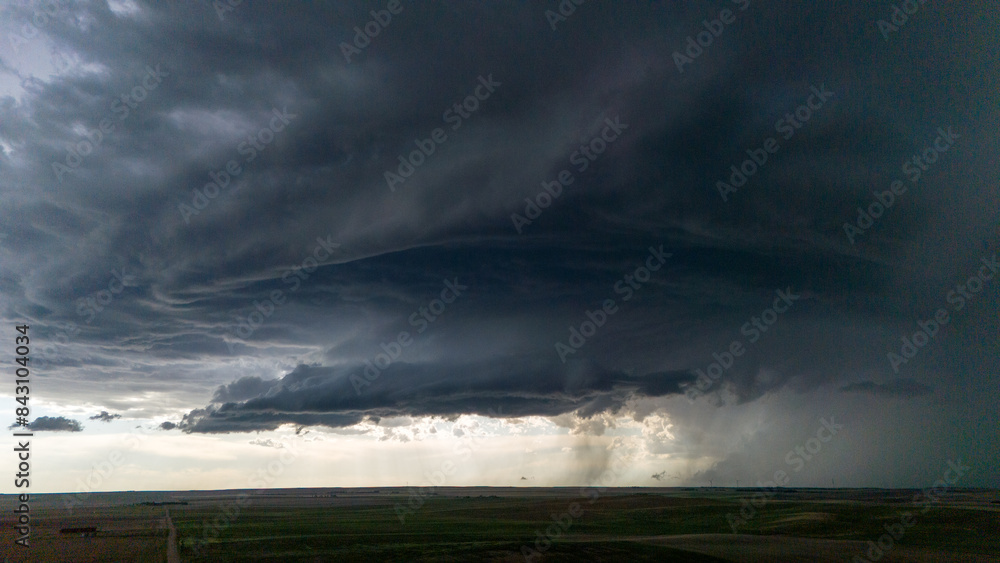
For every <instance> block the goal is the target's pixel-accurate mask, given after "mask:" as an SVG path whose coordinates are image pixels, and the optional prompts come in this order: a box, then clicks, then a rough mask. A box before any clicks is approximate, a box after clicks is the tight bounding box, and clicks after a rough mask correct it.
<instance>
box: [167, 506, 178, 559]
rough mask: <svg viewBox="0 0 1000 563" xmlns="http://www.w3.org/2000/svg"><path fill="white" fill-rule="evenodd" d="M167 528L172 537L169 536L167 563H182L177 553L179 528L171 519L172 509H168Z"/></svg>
mask: <svg viewBox="0 0 1000 563" xmlns="http://www.w3.org/2000/svg"><path fill="white" fill-rule="evenodd" d="M167 528H168V529H169V530H170V535H168V536H167V563H181V556H180V554H179V553H178V552H177V528H175V527H174V522H173V520H171V519H170V509H169V508H168V509H167Z"/></svg>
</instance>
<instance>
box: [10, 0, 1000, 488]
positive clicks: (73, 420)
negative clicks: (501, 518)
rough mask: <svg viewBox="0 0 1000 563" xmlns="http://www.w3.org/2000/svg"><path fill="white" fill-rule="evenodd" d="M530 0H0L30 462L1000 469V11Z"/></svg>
mask: <svg viewBox="0 0 1000 563" xmlns="http://www.w3.org/2000/svg"><path fill="white" fill-rule="evenodd" d="M897 4H898V3H897ZM560 5H561V6H562V10H563V12H562V13H560ZM517 6H521V7H515V4H511V3H507V2H504V3H499V2H451V1H435V2H419V3H418V2H412V1H410V0H402V1H401V2H396V1H395V0H394V1H393V2H364V3H362V2H344V1H338V2H329V3H315V4H313V3H309V4H306V3H296V2H287V3H285V2H282V3H270V2H243V3H240V4H239V5H237V6H235V7H231V6H229V4H228V2H226V1H225V0H223V1H221V2H215V3H212V2H208V1H201V2H184V3H174V2H149V3H146V2H136V1H131V0H124V1H123V0H116V1H108V2H104V1H89V2H83V1H81V2H77V1H73V0H51V1H49V2H45V1H38V2H34V1H32V2H28V1H13V0H8V1H5V2H0V45H2V48H0V315H2V317H3V321H4V323H3V327H4V328H3V334H4V335H5V336H3V338H6V339H9V340H8V342H13V339H14V336H15V335H16V333H15V330H14V326H15V325H18V324H28V325H30V327H31V328H30V333H29V335H30V337H31V354H32V360H31V362H32V364H31V368H32V373H31V392H30V393H31V399H30V406H31V409H32V410H31V418H32V419H40V420H38V421H37V422H36V425H35V429H36V430H38V432H37V434H36V436H35V438H34V440H35V442H34V445H33V448H34V449H33V465H32V471H33V474H34V475H35V481H33V483H32V492H55V491H75V492H79V491H90V490H95V491H96V490H123V489H202V488H243V487H253V486H256V485H251V484H248V483H252V482H253V481H252V477H251V476H252V475H253V474H254V473H255V472H256V471H257V470H258V469H260V468H267V467H269V464H271V465H270V467H277V466H275V465H273V462H274V460H276V459H278V455H279V452H280V451H281V450H282V449H285V448H288V449H296V451H298V452H299V454H298V455H297V456H296V457H295V458H294V461H293V462H291V463H287V464H285V465H283V466H282V470H281V471H280V472H275V471H272V474H269V475H271V477H270V478H269V479H268V480H267V481H266V485H267V486H275V487H277V486H283V487H295V486H365V485H373V486H386V485H403V484H405V483H409V484H411V485H413V484H417V483H420V482H422V481H424V480H425V475H426V474H427V472H428V471H434V470H436V469H437V468H439V467H441V465H442V463H444V462H446V461H449V460H451V461H453V462H454V463H455V464H456V466H457V467H458V470H457V472H456V473H455V474H454V475H452V476H449V478H448V482H447V483H446V484H448V485H476V484H483V485H522V484H527V485H536V486H541V485H578V484H589V483H590V482H592V481H593V479H594V478H595V476H597V475H599V474H600V473H601V472H602V471H604V470H605V469H606V468H607V466H608V465H609V463H610V462H611V461H612V460H614V459H615V458H623V459H627V460H628V461H627V463H626V464H625V465H626V467H627V470H626V471H625V472H624V473H622V474H621V475H619V476H618V477H617V481H616V483H615V484H618V485H638V486H646V485H703V484H704V485H707V484H709V483H710V482H711V483H714V484H715V485H733V484H735V482H736V480H739V482H740V483H741V484H750V483H753V482H756V481H758V480H760V481H767V480H769V479H771V478H772V476H773V475H774V473H775V471H777V470H785V471H788V473H789V475H790V476H791V478H790V483H789V485H790V486H827V485H830V484H832V483H835V484H836V485H838V486H840V485H843V486H877V487H903V486H906V487H910V486H926V485H929V484H931V483H933V482H934V481H935V480H937V479H940V478H941V476H942V474H943V472H944V471H945V470H946V469H948V461H949V460H950V461H959V460H960V461H961V462H962V463H964V464H967V465H969V466H970V467H971V470H970V471H969V472H968V473H967V474H966V475H965V476H964V477H963V478H962V481H961V483H960V484H959V486H993V487H996V486H998V485H1000V469H998V468H997V465H996V463H995V461H996V459H997V457H998V454H1000V442H998V438H1000V431H998V429H1000V420H998V418H1000V417H998V414H997V412H998V411H997V408H996V407H997V392H998V384H1000V375H998V372H1000V360H998V352H1000V344H998V340H1000V339H998V333H1000V316H998V314H997V312H998V309H1000V298H998V295H1000V292H998V286H1000V276H998V275H997V272H996V269H997V266H996V259H997V258H996V257H997V253H998V251H1000V232H998V228H997V226H998V224H1000V221H998V219H1000V213H998V205H997V203H998V188H997V186H998V176H1000V175H998V166H997V163H998V162H1000V159H998V156H1000V150H998V149H1000V145H998V139H997V134H996V132H997V131H998V130H1000V119H998V114H1000V112H998V109H1000V105H998V95H997V91H998V87H1000V80H998V77H1000V74H998V71H997V66H996V65H997V60H998V49H997V46H996V41H995V33H996V29H997V28H998V26H1000V17H998V15H997V11H996V10H995V9H992V8H990V7H987V6H985V5H982V7H981V8H979V7H973V6H971V5H970V6H964V7H956V6H946V5H945V4H942V3H935V2H928V3H925V4H920V5H919V8H918V9H917V11H916V12H915V13H912V14H909V15H907V14H905V13H897V14H894V8H893V4H892V3H890V2H864V3H861V2H850V3H846V4H845V3H836V4H831V3H807V5H806V6H804V7H798V8H790V7H789V6H788V5H787V4H782V5H781V6H774V5H771V4H769V3H764V2H760V1H758V0H733V1H723V0H718V1H715V2H648V3H647V2H636V3H631V2H626V3H619V2H586V3H582V5H580V6H576V5H575V4H573V3H572V2H569V1H568V0H567V1H564V2H562V3H561V4H560V3H559V2H557V1H556V0H550V1H544V2H531V3H525V4H523V5H520V4H518V5H517ZM230 8H231V9H230ZM373 9H374V10H376V11H375V12H374V13H372V12H370V10H373ZM390 9H391V10H392V11H390ZM571 9H572V11H571ZM46 10H48V12H49V13H48V14H47V13H45V12H46ZM723 10H725V11H723ZM904 17H905V21H903V20H904ZM893 18H895V20H893ZM880 20H881V23H880ZM894 22H895V23H894ZM366 30H367V31H366ZM765 159H766V160H765ZM935 317H937V318H935ZM922 327H923V328H922ZM920 331H926V332H920ZM918 332H920V334H917V335H916V336H914V335H915V333H918ZM904 337H906V340H905V341H904ZM5 349H6V350H7V352H6V353H7V354H8V358H9V359H10V360H12V359H13V357H12V356H11V354H13V346H12V345H10V346H7V347H6V348H5ZM8 358H4V361H5V362H6V361H8ZM713 362H714V363H716V364H717V365H715V366H712V364H713ZM698 370H700V372H699V371H698ZM700 373H704V374H705V375H704V376H702V377H701V379H700V380H699V375H700ZM13 392H14V387H13V385H10V386H7V387H5V388H4V389H3V390H2V394H3V395H4V397H5V400H4V404H5V405H8V407H7V408H8V409H9V412H10V413H11V418H13V412H14V407H15V406H18V405H17V404H16V403H15V402H14V396H13ZM41 417H48V418H44V419H42V418H41ZM796 448H798V453H795V452H796ZM115 452H119V453H120V455H117V454H115ZM803 452H804V453H803ZM109 460H110V461H109ZM15 461H16V460H14V458H13V457H12V456H6V458H5V459H4V461H3V462H2V463H3V464H6V465H9V466H10V469H13V463H14V462H15ZM282 463H284V462H282ZM109 464H110V466H113V469H109V470H107V471H103V470H101V469H100V468H102V467H105V468H107V467H108V466H109ZM95 468H96V469H95ZM664 472H665V473H664ZM95 474H99V477H100V478H99V479H95ZM522 477H524V479H522ZM88 479H89V484H88ZM4 487H5V488H4V489H3V491H4V492H13V489H12V487H11V483H10V481H8V482H7V484H6V485H5V486H4Z"/></svg>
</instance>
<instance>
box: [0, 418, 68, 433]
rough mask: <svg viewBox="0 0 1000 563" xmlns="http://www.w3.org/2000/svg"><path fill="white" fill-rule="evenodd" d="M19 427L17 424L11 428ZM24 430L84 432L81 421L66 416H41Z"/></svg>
mask: <svg viewBox="0 0 1000 563" xmlns="http://www.w3.org/2000/svg"><path fill="white" fill-rule="evenodd" d="M17 426H18V425H17V424H12V425H10V428H15V427H17ZM24 428H25V430H27V431H31V432H81V431H82V430H83V426H80V423H79V421H76V420H73V419H71V418H66V417H64V416H40V417H38V418H36V419H35V420H33V421H32V422H31V423H29V424H28V425H27V426H25V427H24Z"/></svg>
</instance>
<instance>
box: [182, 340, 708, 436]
mask: <svg viewBox="0 0 1000 563" xmlns="http://www.w3.org/2000/svg"><path fill="white" fill-rule="evenodd" d="M365 367H366V366H354V367H352V368H346V367H343V368H330V367H320V366H305V365H300V366H298V367H297V368H296V369H295V370H293V371H292V372H290V373H288V374H287V375H285V376H284V377H283V378H281V379H280V380H271V381H261V380H259V379H257V378H255V377H248V378H243V379H240V380H237V381H235V382H233V383H231V384H229V385H225V386H222V387H220V388H219V389H218V390H217V392H216V397H217V398H221V397H222V396H232V395H231V390H232V389H241V388H242V389H246V388H257V389H260V393H259V396H257V397H255V398H252V399H249V400H245V401H241V402H227V403H223V404H222V405H220V406H217V407H210V408H208V409H199V410H195V411H192V412H191V413H189V414H188V415H187V416H185V418H184V422H182V424H181V427H182V428H183V429H184V430H185V431H188V432H233V431H251V430H268V429H274V428H277V427H278V426H280V425H281V424H286V423H288V424H296V425H309V424H322V425H325V426H330V427H334V428H336V427H342V426H350V425H353V424H357V423H358V422H360V421H362V420H364V419H365V418H371V419H373V420H376V421H377V420H379V419H381V418H384V417H410V416H440V417H444V418H449V417H453V416H455V415H459V414H480V415H483V416H495V417H504V418H509V417H521V416H530V415H539V416H554V415H558V414H563V413H566V412H573V411H576V412H577V413H579V414H580V415H581V416H591V415H593V414H595V413H597V412H604V411H617V410H619V409H620V408H621V406H622V403H623V401H624V399H625V398H626V397H628V396H633V395H639V396H660V395H665V394H669V393H673V394H676V393H678V392H680V385H681V383H687V382H690V381H691V379H692V377H691V375H690V374H688V373H684V372H679V373H657V374H647V375H642V376H631V375H628V374H625V373H621V372H614V371H610V370H607V369H604V368H602V367H600V366H598V365H596V364H593V363H590V362H578V361H573V362H570V363H568V364H566V365H564V364H560V363H559V362H557V361H553V360H552V359H547V358H537V359H528V358H523V357H516V358H503V359H501V358H495V359H492V360H489V361H481V362H470V363H464V364H453V363H443V362H436V363H426V364H411V363H399V364H392V365H390V366H388V367H387V368H385V369H384V370H382V371H381V372H380V373H379V374H378V376H377V377H375V378H374V379H373V381H371V382H370V381H369V378H368V377H366V376H365V375H364V368H365ZM372 373H374V372H372ZM215 402H219V401H215Z"/></svg>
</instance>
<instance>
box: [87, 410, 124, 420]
mask: <svg viewBox="0 0 1000 563" xmlns="http://www.w3.org/2000/svg"><path fill="white" fill-rule="evenodd" d="M121 417H122V415H120V414H117V413H116V414H111V413H109V412H108V411H101V412H100V413H99V414H95V415H94V416H92V417H90V420H100V421H101V422H111V421H112V420H114V419H116V418H121Z"/></svg>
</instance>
